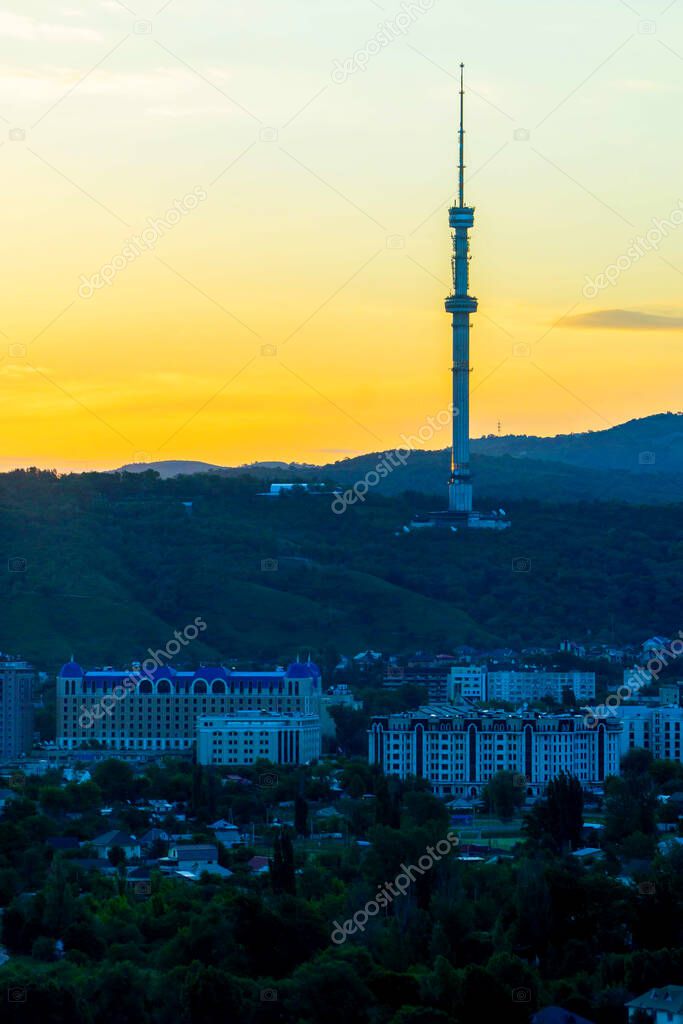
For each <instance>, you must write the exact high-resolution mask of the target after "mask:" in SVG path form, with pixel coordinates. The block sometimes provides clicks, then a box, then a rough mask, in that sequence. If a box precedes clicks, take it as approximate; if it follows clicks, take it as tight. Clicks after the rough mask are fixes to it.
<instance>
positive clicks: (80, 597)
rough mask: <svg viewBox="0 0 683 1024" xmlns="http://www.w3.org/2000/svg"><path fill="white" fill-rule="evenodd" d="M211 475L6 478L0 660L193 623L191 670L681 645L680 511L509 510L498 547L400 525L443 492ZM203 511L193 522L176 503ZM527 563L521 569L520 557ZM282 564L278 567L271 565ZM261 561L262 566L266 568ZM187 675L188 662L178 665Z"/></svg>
mask: <svg viewBox="0 0 683 1024" xmlns="http://www.w3.org/2000/svg"><path fill="white" fill-rule="evenodd" d="M260 486H261V485H260V484H258V483H255V482H254V481H248V480H229V479H221V478H210V477H206V476H204V477H202V476H198V477H194V478H186V479H184V480H182V481H158V480H155V479H152V478H151V477H150V476H143V477H134V478H131V477H126V478H120V477H116V476H97V475H92V476H88V477H69V478H64V479H61V480H56V479H53V478H43V477H40V478H30V477H27V476H25V475H23V476H22V475H21V474H17V475H7V476H4V477H0V557H1V558H5V557H7V558H11V557H20V558H25V559H26V562H27V569H26V572H21V573H14V572H7V571H5V566H4V565H2V566H1V571H0V610H1V614H0V649H4V650H12V651H14V650H21V651H22V652H23V653H24V654H25V655H26V656H27V657H31V658H33V659H36V661H37V662H38V663H39V664H40V665H41V666H44V667H48V668H52V667H54V665H56V664H59V663H60V662H61V660H63V659H66V658H67V657H68V656H69V655H70V654H71V653H74V654H75V655H76V656H77V657H79V658H80V659H82V660H83V661H84V662H86V663H97V664H102V663H105V662H106V663H116V662H120V661H122V660H124V659H127V658H132V657H135V656H138V657H139V656H144V653H145V651H146V649H147V647H149V646H156V645H164V644H165V643H166V642H167V641H168V640H169V639H170V638H171V636H172V633H173V630H174V629H183V627H184V626H185V625H186V624H188V623H190V622H192V620H193V619H194V618H195V616H197V615H201V616H202V617H203V618H204V619H205V621H206V622H207V624H208V627H209V628H208V630H207V632H206V633H204V634H203V637H202V639H203V641H204V646H203V647H202V646H200V645H199V644H198V643H197V644H194V645H193V646H192V648H191V651H190V658H191V659H192V660H193V661H197V660H199V659H200V658H201V659H209V658H215V657H218V656H220V657H221V658H223V659H225V660H227V661H232V660H233V659H237V658H244V657H251V658H254V659H261V658H266V659H276V658H277V659H284V658H286V657H291V656H293V655H295V654H296V652H297V649H301V650H308V649H313V650H314V652H320V651H322V650H324V649H325V648H326V647H330V646H331V647H335V648H336V649H337V650H341V651H345V652H353V651H357V650H360V649H363V648H365V647H368V646H373V647H378V648H384V649H388V650H402V649H406V650H409V649H413V650H414V649H418V648H439V647H444V648H445V647H450V646H453V645H455V644H458V643H463V642H466V643H473V644H486V643H492V642H499V643H510V644H513V643H517V642H520V641H522V642H534V641H537V642H544V641H545V642H549V641H553V640H557V639H560V638H562V637H564V636H566V635H581V636H585V635H587V634H588V631H591V632H592V635H593V636H595V637H599V636H601V637H603V638H605V639H611V638H614V639H615V640H620V639H621V640H624V641H625V640H627V639H643V638H644V636H646V635H651V634H652V633H656V632H658V633H668V634H671V633H674V632H676V631H677V630H678V629H679V628H681V627H682V626H683V623H682V622H679V613H678V607H679V603H680V583H681V579H682V578H683V515H682V514H681V513H682V510H681V508H680V507H679V506H668V507H665V506H661V507H656V508H637V507H634V506H626V505H616V504H614V505H611V504H607V503H603V504H598V503H595V504H576V505H573V506H571V507H554V506H552V505H548V504H543V503H534V502H523V503H518V504H515V503H512V504H509V503H506V505H507V507H508V511H509V512H510V514H511V517H512V518H513V527H512V529H511V530H509V531H507V532H506V533H504V534H501V535H492V534H489V533H487V532H482V533H473V532H470V533H468V534H462V535H460V534H458V535H453V534H450V533H446V534H445V535H444V534H442V533H441V532H440V531H423V532H421V533H412V534H410V535H405V534H403V533H402V532H401V526H402V525H403V524H404V523H406V522H407V521H408V520H409V519H410V516H411V513H412V512H413V511H414V510H416V509H417V508H420V507H421V508H428V507H431V506H433V505H434V504H435V502H434V500H433V499H432V500H429V499H425V498H424V496H417V495H413V496H412V497H411V496H410V495H407V496H403V497H398V498H379V497H376V496H374V495H373V496H372V497H371V498H370V499H369V500H368V502H367V503H366V504H365V505H364V506H357V507H355V508H353V509H349V510H348V511H347V512H346V513H345V514H344V515H342V516H334V515H333V514H332V513H331V512H330V508H329V503H328V500H327V499H320V498H312V497H305V496H296V497H290V498H284V499H281V500H277V501H268V500H264V499H262V498H259V497H256V495H255V493H254V492H255V491H256V490H258V489H260ZM184 500H192V501H193V502H194V506H193V512H192V515H191V516H190V515H188V514H187V512H186V511H185V510H184V508H183V506H182V503H181V502H182V501H184ZM520 558H521V559H529V560H530V570H529V571H527V572H519V571H516V570H515V568H514V566H515V565H516V566H517V567H519V563H518V562H517V561H516V560H517V559H520ZM269 560H274V561H276V562H277V569H275V570H273V569H272V565H271V562H270V561H269ZM262 564H263V565H264V566H265V568H262ZM176 663H177V664H179V663H180V660H179V659H176Z"/></svg>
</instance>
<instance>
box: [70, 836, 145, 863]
mask: <svg viewBox="0 0 683 1024" xmlns="http://www.w3.org/2000/svg"><path fill="white" fill-rule="evenodd" d="M83 845H85V846H94V847H95V849H96V850H97V856H98V859H99V860H108V859H109V853H110V851H111V850H113V849H114V847H115V846H118V847H120V848H121V849H122V850H123V852H124V853H125V855H126V860H135V859H136V858H139V857H140V843H139V842H138V840H137V839H136V838H135V836H130V835H128V833H127V832H120V831H119V830H118V829H113V830H112V831H111V832H104V833H103V834H102V835H101V836H97V837H96V838H95V839H91V840H90V842H89V843H85V844H83Z"/></svg>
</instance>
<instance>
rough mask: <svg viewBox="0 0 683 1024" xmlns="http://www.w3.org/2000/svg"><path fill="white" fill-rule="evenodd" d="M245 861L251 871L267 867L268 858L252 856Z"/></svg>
mask: <svg viewBox="0 0 683 1024" xmlns="http://www.w3.org/2000/svg"><path fill="white" fill-rule="evenodd" d="M247 863H248V865H249V867H250V868H251V870H252V871H263V870H264V869H265V868H267V867H268V858H267V857H259V856H256V857H252V858H251V860H249V861H247Z"/></svg>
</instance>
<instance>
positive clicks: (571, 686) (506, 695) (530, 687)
mask: <svg viewBox="0 0 683 1024" xmlns="http://www.w3.org/2000/svg"><path fill="white" fill-rule="evenodd" d="M566 693H573V694H574V697H575V699H576V700H577V701H584V700H592V699H593V698H594V697H595V672H579V671H577V670H576V669H572V670H570V671H567V672H556V671H545V669H533V670H529V671H523V672H517V671H509V672H489V673H488V677H487V680H486V699H487V700H490V701H495V700H503V701H506V702H508V703H510V704H522V703H525V702H527V701H534V700H540V699H541V698H542V697H552V698H553V699H554V700H556V701H557V702H558V703H561V702H562V700H563V698H564V695H565V694H566Z"/></svg>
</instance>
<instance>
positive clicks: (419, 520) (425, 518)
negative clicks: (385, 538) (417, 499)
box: [410, 509, 512, 533]
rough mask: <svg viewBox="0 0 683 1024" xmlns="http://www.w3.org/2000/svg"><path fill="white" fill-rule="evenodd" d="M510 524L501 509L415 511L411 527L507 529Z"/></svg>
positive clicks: (453, 529)
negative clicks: (493, 510)
mask: <svg viewBox="0 0 683 1024" xmlns="http://www.w3.org/2000/svg"><path fill="white" fill-rule="evenodd" d="M511 525H512V523H511V522H510V520H509V519H508V518H507V516H506V515H505V513H504V512H503V511H502V509H499V510H498V511H497V512H488V513H486V512H452V511H450V509H448V510H445V511H443V512H416V514H415V515H414V516H413V518H412V520H411V522H410V528H411V529H424V528H428V527H436V528H440V529H446V530H451V531H452V532H453V533H455V532H457V531H458V530H468V529H469V530H507V529H509V527H510V526H511Z"/></svg>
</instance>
